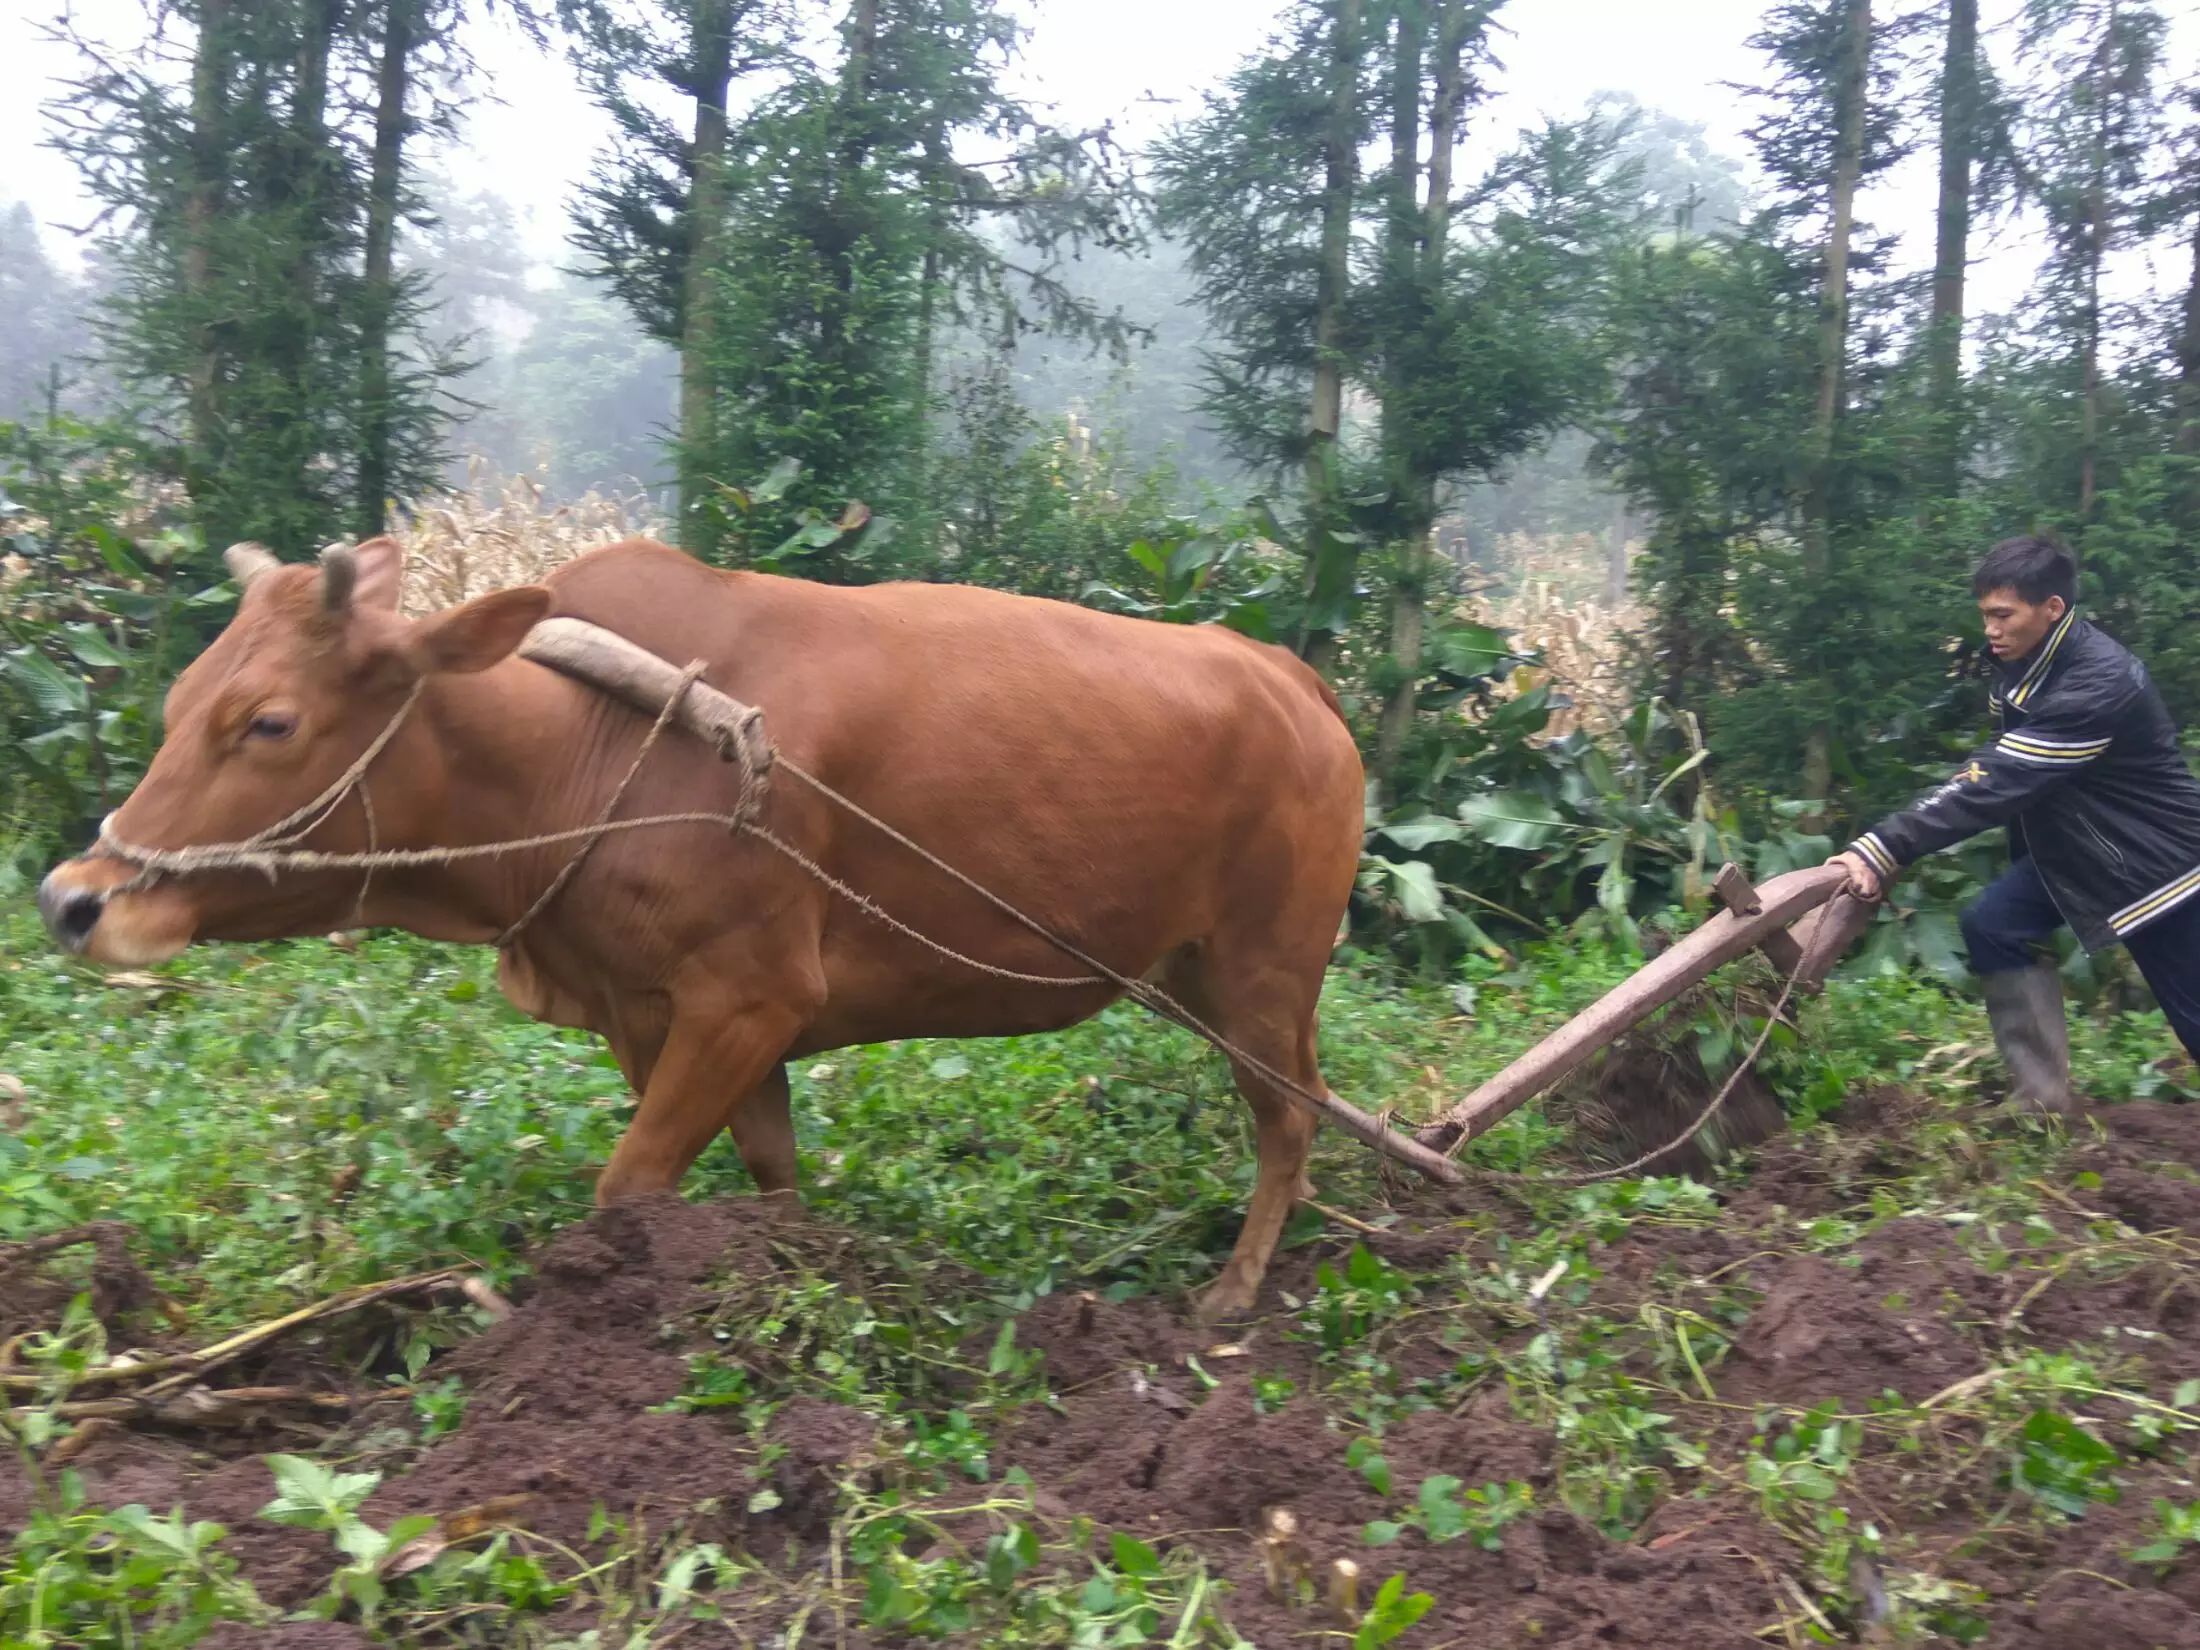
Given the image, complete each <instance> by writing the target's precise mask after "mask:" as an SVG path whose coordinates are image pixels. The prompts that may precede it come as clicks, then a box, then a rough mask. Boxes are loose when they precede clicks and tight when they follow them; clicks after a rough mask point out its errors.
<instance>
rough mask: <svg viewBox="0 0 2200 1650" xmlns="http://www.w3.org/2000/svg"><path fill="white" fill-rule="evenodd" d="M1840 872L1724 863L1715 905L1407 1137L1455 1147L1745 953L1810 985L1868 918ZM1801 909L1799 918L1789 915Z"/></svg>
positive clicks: (1448, 1149) (1449, 1149)
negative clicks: (1752, 877) (1759, 880)
mask: <svg viewBox="0 0 2200 1650" xmlns="http://www.w3.org/2000/svg"><path fill="white" fill-rule="evenodd" d="M1848 875H1849V874H1848V872H1847V871H1846V870H1845V869H1843V868H1842V867H1841V866H1838V865H1816V866H1812V867H1810V868H1809V869H1807V870H1801V871H1790V872H1788V873H1787V874H1786V875H1784V876H1777V877H1774V878H1773V879H1772V880H1771V881H1770V882H1768V883H1766V884H1765V885H1764V886H1763V887H1762V888H1752V887H1751V886H1750V884H1749V879H1748V878H1747V877H1745V876H1743V875H1742V873H1741V871H1740V870H1739V869H1737V868H1736V867H1734V866H1731V865H1729V866H1727V867H1726V868H1725V869H1724V870H1722V871H1721V872H1720V873H1719V878H1718V881H1717V882H1715V883H1714V884H1713V891H1714V892H1715V893H1716V894H1717V895H1718V896H1719V900H1720V903H1721V904H1722V905H1724V906H1725V909H1724V910H1722V911H1718V912H1715V913H1714V914H1713V915H1712V916H1711V918H1710V919H1709V920H1708V921H1706V922H1705V923H1704V924H1703V926H1702V927H1700V928H1698V929H1697V930H1696V931H1695V932H1694V933H1692V934H1690V935H1688V936H1687V937H1686V938H1684V939H1681V940H1677V941H1675V942H1674V944H1673V945H1672V946H1671V947H1669V948H1668V949H1667V950H1666V951H1665V952H1664V953H1663V954H1661V955H1660V956H1658V957H1656V958H1654V959H1652V960H1651V961H1650V962H1649V963H1648V964H1646V965H1645V966H1644V967H1643V968H1641V969H1640V970H1639V971H1637V972H1636V973H1635V975H1634V976H1633V977H1632V978H1630V979H1629V980H1628V981H1627V982H1626V983H1625V984H1624V985H1621V986H1619V987H1617V988H1616V989H1614V990H1612V991H1610V992H1607V993H1606V994H1605V995H1604V996H1603V997H1602V998H1600V999H1598V1001H1597V1002H1596V1003H1595V1004H1594V1005H1592V1006H1591V1007H1589V1008H1587V1009H1584V1010H1583V1011H1582V1012H1581V1013H1579V1014H1577V1015H1575V1016H1574V1017H1573V1018H1572V1019H1571V1020H1569V1021H1567V1022H1566V1024H1565V1025H1563V1026H1561V1027H1560V1028H1559V1029H1558V1030H1557V1031H1555V1032H1553V1033H1552V1034H1551V1035H1550V1036H1548V1037H1546V1038H1544V1039H1543V1041H1542V1042H1540V1043H1538V1044H1536V1046H1535V1047H1534V1048H1532V1049H1530V1050H1528V1052H1527V1053H1525V1054H1523V1055H1522V1056H1521V1057H1520V1058H1519V1059H1517V1060H1515V1061H1514V1062H1513V1063H1512V1064H1511V1065H1509V1066H1507V1067H1506V1068H1505V1069H1504V1070H1503V1071H1501V1072H1499V1073H1498V1074H1497V1075H1496V1076H1495V1077H1492V1078H1491V1079H1490V1080H1489V1081H1488V1082H1486V1083H1484V1084H1483V1085H1482V1086H1481V1087H1480V1088H1478V1089H1476V1090H1475V1091H1474V1092H1473V1093H1472V1094H1470V1095H1468V1096H1467V1097H1466V1098H1465V1099H1464V1100H1462V1101H1460V1102H1459V1103H1458V1104H1457V1105H1456V1106H1453V1107H1452V1108H1451V1110H1450V1111H1448V1112H1446V1113H1445V1114H1444V1115H1443V1116H1441V1117H1439V1118H1436V1119H1435V1120H1434V1121H1432V1122H1429V1123H1425V1124H1423V1125H1422V1126H1421V1127H1420V1128H1419V1129H1417V1130H1415V1131H1414V1133H1415V1136H1416V1138H1418V1139H1419V1140H1420V1142H1421V1143H1422V1144H1423V1145H1424V1146H1427V1147H1429V1148H1430V1149H1431V1150H1434V1151H1440V1152H1443V1153H1445V1154H1447V1155H1450V1154H1452V1153H1455V1152H1456V1151H1457V1150H1458V1149H1459V1148H1460V1147H1461V1146H1463V1145H1464V1144H1465V1143H1466V1142H1468V1141H1470V1140H1472V1139H1474V1138H1475V1137H1476V1136H1477V1135H1481V1134H1485V1133H1487V1132H1488V1131H1489V1130H1490V1129H1492V1128H1494V1127H1495V1126H1496V1125H1497V1124H1498V1123H1499V1122H1501V1121H1502V1120H1503V1119H1504V1118H1506V1117H1507V1116H1509V1115H1510V1114H1511V1113H1513V1112H1514V1111H1517V1110H1518V1109H1519V1108H1520V1107H1521V1106H1522V1105H1524V1104H1526V1103H1527V1101H1529V1100H1530V1099H1532V1098H1534V1097H1535V1096H1536V1095H1538V1094H1540V1093H1542V1092H1543V1091H1544V1090H1545V1089H1547V1088H1549V1087H1550V1086H1551V1085H1552V1084H1553V1083H1556V1082H1557V1081H1559V1079H1561V1078H1562V1077H1564V1076H1566V1074H1567V1073H1569V1072H1571V1071H1572V1070H1573V1069H1574V1068H1575V1067H1576V1066H1578V1065H1580V1064H1581V1062H1582V1061H1584V1060H1586V1059H1587V1058H1588V1057H1589V1056H1590V1055H1592V1054H1594V1053H1596V1051H1597V1050H1598V1049H1600V1048H1603V1047H1604V1046H1605V1045H1606V1044H1607V1043H1610V1042H1611V1041H1612V1040H1613V1039H1614V1038H1616V1037H1619V1036H1620V1035H1622V1034H1623V1033H1625V1032H1627V1031H1630V1030H1632V1029H1633V1028H1634V1027H1635V1026H1637V1025H1640V1024H1641V1023H1642V1022H1643V1021H1644V1020H1646V1019H1648V1018H1649V1017H1650V1016H1651V1015H1652V1014H1654V1013H1656V1012H1657V1011H1658V1010H1659V1009H1661V1008H1663V1007H1664V1006H1665V1005H1666V1004H1667V1003H1669V1002H1671V1001H1673V999H1674V998H1676V997H1678V996H1679V995H1680V994H1681V993H1682V992H1684V991H1686V990H1688V988H1689V987H1691V986H1693V985H1696V984H1699V983H1700V982H1702V981H1703V980H1706V979H1708V978H1710V977H1711V975H1712V974H1713V973H1714V972H1715V971H1717V970H1718V969H1719V968H1721V967H1723V966H1725V965H1726V964H1727V963H1730V962H1732V961H1733V960H1734V959H1735V958H1736V957H1739V956H1740V955H1741V954H1742V953H1743V952H1745V951H1749V950H1752V949H1760V948H1761V949H1763V950H1765V952H1766V953H1767V955H1768V956H1769V957H1771V959H1772V960H1773V961H1774V963H1775V965H1776V966H1779V967H1780V969H1781V972H1782V973H1792V974H1793V976H1794V979H1795V984H1796V988H1797V989H1798V990H1801V991H1815V990H1816V989H1817V988H1818V987H1819V986H1820V985H1821V984H1823V983H1824V980H1825V977H1826V975H1827V974H1828V973H1830V972H1831V971H1832V969H1833V965H1834V964H1835V963H1837V962H1839V961H1840V960H1841V953H1842V952H1844V951H1846V950H1847V949H1848V948H1849V946H1850V945H1852V944H1854V943H1855V940H1856V937H1857V935H1859V934H1860V933H1862V932H1863V931H1864V926H1865V924H1867V923H1868V922H1870V921H1871V915H1872V907H1871V905H1870V904H1869V903H1868V902H1866V901H1863V900H1859V899H1856V898H1853V897H1852V896H1851V895H1850V894H1849V893H1848V892H1847V884H1848ZM1821 907H1823V910H1821ZM1806 916H1807V917H1809V918H1810V920H1809V921H1808V922H1802V923H1799V922H1798V919H1800V918H1804V917H1806ZM1791 927H1792V928H1793V929H1794V931H1793V932H1792V933H1791V932H1790V929H1791Z"/></svg>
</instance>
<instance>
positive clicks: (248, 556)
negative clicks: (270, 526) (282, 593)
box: [222, 544, 283, 590]
mask: <svg viewBox="0 0 2200 1650" xmlns="http://www.w3.org/2000/svg"><path fill="white" fill-rule="evenodd" d="M222 565H223V566H224V567H226V568H228V569H229V576H230V577H231V578H233V579H235V580H236V581H237V588H238V589H239V590H242V589H244V588H245V587H246V586H247V585H249V584H251V582H252V581H253V580H254V579H256V578H258V577H259V576H260V575H261V574H262V573H272V572H274V571H275V569H276V568H278V567H280V566H282V565H283V564H282V563H281V562H279V561H277V560H276V559H275V558H274V557H273V556H271V555H269V554H268V553H267V552H266V551H265V550H264V549H262V548H261V547H260V546H259V545H257V544H232V545H231V546H230V547H229V548H228V549H226V550H224V551H223V552H222Z"/></svg>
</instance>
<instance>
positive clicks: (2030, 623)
mask: <svg viewBox="0 0 2200 1650" xmlns="http://www.w3.org/2000/svg"><path fill="white" fill-rule="evenodd" d="M2067 611H2069V606H2068V604H2067V603H2066V602H2064V600H2063V599H2062V598H2061V597H2060V596H2050V597H2048V598H2047V600H2045V601H2044V602H2028V601H2026V600H2025V599H2024V598H2023V597H2022V596H2020V595H2018V594H2017V593H2016V592H2015V591H2014V590H1989V591H1987V592H1986V594H1985V595H1983V596H1981V597H1979V599H1978V616H1979V618H1980V619H1982V620H1983V621H1984V622H1985V625H1986V645H1987V646H1988V647H1990V648H1992V649H1993V650H1994V657H1995V658H1997V659H2021V658H2023V657H2024V656H2025V655H2026V654H2027V653H2030V652H2031V651H2032V650H2033V649H2034V648H2035V647H2038V646H2039V645H2040V643H2042V642H2044V641H2045V640H2047V633H2048V632H2049V631H2050V630H2053V629H2054V628H2055V626H2056V624H2057V623H2058V622H2060V620H2061V619H2062V616H2063V614H2064V613H2066V612H2067Z"/></svg>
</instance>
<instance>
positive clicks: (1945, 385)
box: [1928, 0, 1979, 499]
mask: <svg viewBox="0 0 2200 1650" xmlns="http://www.w3.org/2000/svg"><path fill="white" fill-rule="evenodd" d="M1978 100H1979V63H1978V0H1948V40H1947V49H1946V51H1945V52H1944V53H1943V56H1942V60H1941V70H1940V215H1939V226H1938V229H1939V232H1938V236H1937V239H1936V242H1935V246H1934V251H1933V310H1932V321H1931V334H1930V341H1929V344H1928V347H1929V349H1930V350H1931V352H1932V355H1931V364H1932V397H1933V416H1934V419H1935V422H1936V425H1937V427H1936V429H1935V431H1934V441H1935V446H1936V451H1935V453H1934V455H1933V458H1934V463H1933V470H1934V473H1933V475H1932V477H1931V478H1930V482H1929V486H1930V488H1931V489H1932V491H1934V492H1935V493H1937V494H1938V495H1939V496H1940V497H1941V498H1943V499H1952V498H1953V497H1954V496H1955V494H1956V490H1957V488H1958V487H1959V486H1960V485H1961V483H1962V473H1963V449H1964V429H1963V407H1962V394H1963V286H1964V277H1965V274H1966V272H1967V269H1968V266H1969V262H1970V250H1971V174H1972V169H1973V165H1974V163H1975V160H1976V157H1977V152H1978Z"/></svg>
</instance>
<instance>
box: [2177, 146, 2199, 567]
mask: <svg viewBox="0 0 2200 1650" xmlns="http://www.w3.org/2000/svg"><path fill="white" fill-rule="evenodd" d="M2191 174H2192V176H2191V181H2190V184H2189V185H2188V188H2189V190H2190V201H2191V211H2192V231H2191V233H2192V276H2191V279H2190V280H2188V281H2187V282H2186V284H2185V317H2184V325H2183V326H2182V327H2181V328H2180V329H2179V330H2178V334H2177V436H2176V442H2175V448H2176V451H2177V452H2178V453H2179V454H2180V455H2181V456H2183V457H2184V458H2186V459H2188V460H2190V462H2191V466H2192V467H2191V468H2190V469H2189V470H2187V471H2186V473H2185V476H2184V480H2183V484H2182V486H2181V488H2180V489H2179V491H2180V495H2181V510H2180V514H2179V520H2180V521H2181V522H2182V524H2183V526H2184V528H2185V531H2186V532H2187V533H2188V534H2190V533H2191V532H2192V531H2193V530H2194V529H2195V528H2200V155H2196V156H2195V157H2194V159H2193V162H2192V165H2191Z"/></svg>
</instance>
